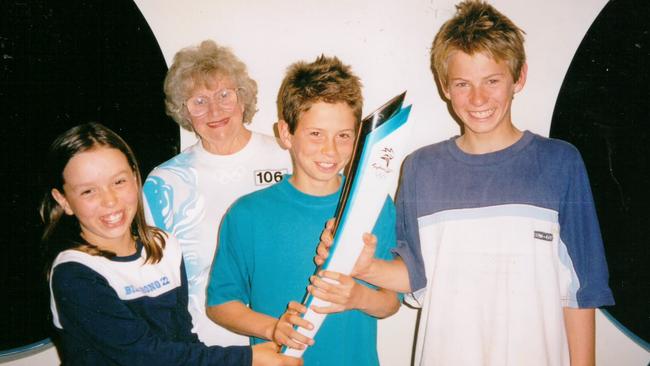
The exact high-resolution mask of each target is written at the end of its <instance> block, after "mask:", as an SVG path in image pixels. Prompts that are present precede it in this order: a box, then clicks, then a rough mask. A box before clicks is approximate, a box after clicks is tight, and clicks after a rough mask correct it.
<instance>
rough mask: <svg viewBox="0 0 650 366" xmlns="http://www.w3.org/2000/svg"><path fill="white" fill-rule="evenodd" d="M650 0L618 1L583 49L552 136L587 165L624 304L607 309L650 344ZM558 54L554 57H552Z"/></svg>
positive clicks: (621, 324)
mask: <svg viewBox="0 0 650 366" xmlns="http://www.w3.org/2000/svg"><path fill="white" fill-rule="evenodd" d="M649 16H650V2H648V1H646V0H640V1H635V0H613V1H610V2H609V3H607V5H606V6H605V7H604V8H603V10H602V11H601V13H600V14H599V15H598V17H597V18H596V20H595V21H594V23H593V24H592V26H591V27H590V29H589V31H588V32H587V34H586V36H585V38H584V39H583V40H582V43H581V45H580V47H579V48H578V50H577V52H576V54H575V56H574V58H573V61H572V63H571V66H570V67H569V70H568V72H567V75H566V78H565V79H564V82H563V85H562V88H561V90H560V93H559V96H558V100H557V103H556V105H555V110H554V114H553V121H552V125H551V133H550V135H551V136H552V137H557V138H561V139H563V140H567V141H569V142H571V143H573V144H574V145H575V146H576V147H577V148H578V149H579V150H580V152H581V154H582V157H583V159H584V161H585V164H586V166H587V171H588V173H589V178H590V180H591V187H592V191H593V194H594V199H595V201H596V207H597V210H598V217H599V220H600V226H601V230H602V234H603V239H604V242H605V251H606V254H607V261H608V264H609V272H610V286H611V288H612V290H613V291H614V297H615V299H616V305H615V306H612V307H608V308H606V309H604V310H605V311H606V314H607V315H609V317H610V318H612V320H614V323H615V324H616V325H617V326H618V327H619V329H621V330H622V331H623V332H624V333H626V334H627V335H628V336H629V337H630V338H632V339H633V340H634V341H635V342H637V343H638V344H639V345H641V346H642V347H644V348H645V349H646V350H648V349H650V348H649V342H650V296H648V294H650V271H649V270H648V267H649V266H650V108H649V105H650V93H649V87H648V85H650V77H649V75H650V70H649V67H650V25H649V24H650V22H649V21H648V17H649ZM550 57H552V56H550Z"/></svg>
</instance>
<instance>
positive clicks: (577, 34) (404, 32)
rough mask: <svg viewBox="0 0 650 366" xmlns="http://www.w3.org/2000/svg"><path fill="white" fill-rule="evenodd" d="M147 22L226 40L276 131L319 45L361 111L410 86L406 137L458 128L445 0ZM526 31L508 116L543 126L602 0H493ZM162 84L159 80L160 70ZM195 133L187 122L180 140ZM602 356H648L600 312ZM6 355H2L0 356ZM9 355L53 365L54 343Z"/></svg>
mask: <svg viewBox="0 0 650 366" xmlns="http://www.w3.org/2000/svg"><path fill="white" fill-rule="evenodd" d="M135 2H136V4H137V5H138V7H139V8H140V10H141V11H142V13H143V15H144V16H145V18H146V19H147V22H148V23H149V25H150V27H151V29H152V30H153V32H154V34H155V36H156V38H157V40H158V42H159V44H160V48H161V50H162V52H163V55H164V56H165V59H166V61H167V64H168V65H169V64H170V63H171V60H172V58H173V55H174V53H175V52H176V51H177V50H179V49H180V48H182V47H185V46H188V45H191V44H196V43H199V42H200V41H201V40H203V39H207V38H211V39H213V40H215V41H216V42H217V43H219V44H222V45H226V46H229V47H231V48H232V49H233V50H234V52H235V54H237V55H238V56H239V57H240V58H241V59H242V60H243V61H244V62H245V63H246V64H247V65H248V67H249V72H250V74H251V76H252V77H253V78H254V79H255V80H257V82H258V86H259V95H258V100H259V102H258V108H259V112H258V113H257V115H256V116H255V119H254V121H253V124H252V125H251V128H252V129H253V130H256V131H260V132H264V133H267V134H272V126H273V123H275V122H276V121H277V117H276V109H275V99H276V93H277V90H278V87H279V85H280V81H281V79H282V77H283V75H284V71H285V69H286V67H287V66H288V65H289V64H291V63H292V62H295V61H297V60H301V59H302V60H308V61H310V60H313V59H314V58H315V57H316V56H318V55H320V54H321V53H324V54H326V55H336V56H338V57H339V58H341V59H342V60H343V61H344V62H345V63H348V64H351V65H352V67H353V69H354V70H355V72H356V73H357V74H358V75H359V76H360V77H361V79H362V81H363V84H364V96H365V108H364V113H367V112H370V111H372V110H374V109H375V108H376V107H378V106H380V105H381V104H383V102H385V101H386V100H388V99H389V98H390V97H392V96H394V95H396V94H398V93H399V92H401V91H403V90H407V91H408V94H407V104H413V110H412V113H411V117H410V122H409V123H410V124H411V131H412V136H411V147H412V149H416V148H418V147H420V146H422V145H426V144H429V143H432V142H436V141H440V140H442V139H446V138H448V137H450V136H451V135H455V134H458V133H459V128H458V126H457V125H456V123H455V122H454V121H453V120H452V119H451V117H450V116H449V113H448V112H447V106H446V104H445V103H444V102H443V100H442V99H441V98H440V96H439V95H438V92H437V90H436V87H435V84H434V82H433V78H432V76H431V72H430V71H429V48H430V44H431V41H432V39H433V36H434V35H435V33H436V31H437V29H438V28H439V27H440V25H441V24H442V22H444V21H445V20H446V19H447V18H449V17H450V16H451V15H452V14H453V10H454V4H455V3H456V1H451V0H408V1H399V2H398V1H391V0H357V1H350V0H348V1H346V0H330V1H319V0H276V1H263V0H239V1H238V0H230V1H214V0H193V1H175V0H135ZM492 3H493V4H494V5H495V6H496V7H497V8H498V9H499V10H501V11H502V12H504V13H505V14H507V15H508V16H509V17H510V18H511V19H512V20H513V21H514V22H515V23H516V24H518V25H519V26H520V27H521V28H523V29H524V31H525V32H526V51H527V54H528V65H529V71H528V81H527V85H526V87H525V88H524V90H523V91H522V92H521V93H519V94H518V95H517V98H516V101H515V103H514V107H513V121H514V123H515V124H516V125H517V126H518V127H520V128H521V129H529V130H531V131H533V132H536V133H539V134H542V135H548V131H549V128H550V121H551V116H552V113H553V107H554V105H555V100H556V97H557V95H558V92H559V88H560V86H561V84H562V80H563V78H564V74H565V73H566V71H567V68H568V67H569V64H570V62H571V58H572V57H573V54H574V53H575V50H576V48H577V47H578V45H579V43H580V41H581V40H582V37H583V36H584V34H585V32H586V31H587V29H588V27H589V26H590V25H591V23H592V22H593V20H594V19H595V17H596V15H597V14H598V13H599V12H600V10H601V9H602V7H603V6H604V5H605V3H606V1H605V0H571V1H565V0H545V1H522V0H493V1H492ZM161 84H162V80H161ZM193 141H194V137H193V136H192V135H191V134H189V133H186V132H183V134H182V139H181V143H182V146H183V147H185V146H188V145H189V144H191V143H192V142H193ZM415 321H416V311H414V310H412V309H409V308H406V307H402V309H401V310H400V312H399V313H398V314H397V315H396V316H393V317H392V318H389V319H386V320H382V321H380V329H379V331H380V333H379V344H378V349H379V354H380V359H381V361H382V364H383V365H389V366H401V365H409V364H410V355H411V347H412V343H413V335H414V329H415ZM597 361H598V364H599V365H612V366H614V365H616V366H619V365H646V364H648V362H649V361H650V354H649V353H648V352H646V351H645V350H643V349H642V348H641V347H639V346H638V345H636V344H634V343H633V342H632V341H631V340H629V339H628V338H627V337H626V336H625V335H623V333H621V332H620V331H619V330H618V329H616V328H615V327H614V326H613V325H612V324H611V323H610V322H609V321H608V320H607V319H606V318H605V317H604V316H603V315H602V314H600V313H598V316H597ZM0 363H2V360H0ZM8 364H10V365H55V364H58V358H57V356H56V353H55V352H54V350H53V349H51V348H50V349H48V350H45V351H42V352H40V353H38V354H36V355H30V356H29V357H25V358H22V359H19V360H14V361H11V362H9V363H8Z"/></svg>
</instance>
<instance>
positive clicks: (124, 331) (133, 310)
mask: <svg viewBox="0 0 650 366" xmlns="http://www.w3.org/2000/svg"><path fill="white" fill-rule="evenodd" d="M166 242H167V244H166V245H165V249H164V252H163V257H162V259H161V260H160V261H159V262H158V263H146V255H145V251H144V249H143V246H142V245H141V244H139V243H138V247H137V251H136V253H135V254H133V255H129V256H123V257H114V258H111V259H108V258H105V257H101V256H94V255H90V254H87V253H83V252H80V251H78V250H66V251H63V252H61V253H60V254H59V255H58V256H57V258H56V259H55V260H54V263H53V264H52V272H51V275H50V289H51V300H50V304H51V309H52V317H53V321H54V325H55V326H56V328H57V330H58V332H59V334H60V336H61V346H62V348H61V355H62V360H63V362H64V364H65V365H93V366H102V365H107V366H108V365H147V364H149V365H188V366H189V365H232V366H235V365H237V366H238V365H250V364H251V362H252V360H251V359H252V353H251V350H250V348H248V347H242V346H234V347H229V348H223V347H219V346H212V347H207V346H205V345H204V344H203V343H201V342H200V341H199V340H198V338H197V337H196V335H195V334H193V333H192V332H191V329H192V322H191V319H190V315H189V313H188V312H187V279H186V277H185V273H184V269H183V260H182V256H181V250H180V246H179V245H178V242H177V241H176V239H175V238H174V237H173V236H168V237H167V240H166Z"/></svg>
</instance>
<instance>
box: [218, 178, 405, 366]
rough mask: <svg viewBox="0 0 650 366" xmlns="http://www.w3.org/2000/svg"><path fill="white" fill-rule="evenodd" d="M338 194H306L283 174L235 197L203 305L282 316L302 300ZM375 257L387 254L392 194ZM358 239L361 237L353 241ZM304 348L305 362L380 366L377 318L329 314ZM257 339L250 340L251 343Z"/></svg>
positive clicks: (382, 216)
mask: <svg viewBox="0 0 650 366" xmlns="http://www.w3.org/2000/svg"><path fill="white" fill-rule="evenodd" d="M340 194H341V192H340V188H339V191H338V192H336V193H334V194H331V195H328V196H311V195H308V194H305V193H302V192H300V191H298V190H297V189H296V188H295V187H294V186H293V185H292V184H291V183H290V182H289V179H288V177H285V178H284V179H283V180H282V181H281V182H280V183H277V184H275V185H274V186H271V187H269V188H266V189H263V190H260V191H257V192H254V193H251V194H248V195H246V196H243V197H241V198H240V199H239V200H237V201H236V202H235V204H234V205H233V206H232V207H231V208H230V210H229V211H228V213H227V214H226V215H225V216H224V219H223V221H222V223H221V229H220V232H219V247H218V249H217V255H216V258H215V261H214V263H213V266H212V273H211V276H210V282H209V284H208V295H207V296H208V297H207V302H208V306H214V305H219V304H223V303H226V302H229V301H233V300H235V301H241V302H242V303H244V304H249V305H250V307H251V309H253V310H255V311H257V312H260V313H264V314H267V315H270V316H272V317H275V318H278V317H280V316H281V315H282V314H283V313H284V311H285V310H286V307H287V304H288V303H289V301H291V300H294V301H298V302H301V301H302V300H303V298H304V296H305V292H306V289H307V285H308V284H309V276H311V275H312V274H313V273H314V271H315V269H316V265H315V264H314V262H313V257H314V255H315V253H316V246H317V245H318V242H319V238H320V234H321V232H322V231H323V228H324V227H325V223H326V221H327V220H328V219H330V218H332V217H333V216H334V214H335V211H336V205H337V203H338V198H339V195H340ZM373 233H374V234H375V235H376V236H377V239H378V243H377V250H376V253H375V256H376V257H378V258H382V259H391V258H392V254H391V253H390V249H391V248H393V247H394V246H395V243H396V242H395V207H394V205H393V202H392V200H391V199H390V197H387V199H386V204H384V207H383V209H382V212H381V214H380V216H379V218H378V220H377V223H376V224H375V228H374V229H373ZM359 240H361V238H359ZM315 341H316V343H315V345H314V346H312V347H309V348H308V349H307V351H306V352H305V353H304V355H303V358H304V360H305V365H307V366H313V365H327V366H330V365H355V366H356V365H359V366H363V365H379V360H378V357H377V320H376V319H375V318H373V317H371V316H369V315H367V314H365V313H363V312H361V311H358V310H351V311H346V312H343V313H337V314H330V315H328V316H327V318H326V319H325V322H324V323H323V325H322V326H321V328H320V330H319V332H318V333H317V334H316V338H315ZM260 342H263V340H261V339H258V338H251V344H256V343H260Z"/></svg>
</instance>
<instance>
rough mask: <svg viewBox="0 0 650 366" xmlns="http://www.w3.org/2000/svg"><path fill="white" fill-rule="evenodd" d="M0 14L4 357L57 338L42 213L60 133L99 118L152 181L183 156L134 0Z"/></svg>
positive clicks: (18, 6) (16, 6) (49, 4)
mask: <svg viewBox="0 0 650 366" xmlns="http://www.w3.org/2000/svg"><path fill="white" fill-rule="evenodd" d="M2 4H3V5H2V12H1V14H0V18H1V21H0V69H1V70H2V71H1V72H0V100H1V101H2V102H3V103H2V108H0V114H1V116H0V120H1V121H2V122H3V134H2V136H3V141H2V144H1V145H0V149H1V150H0V156H1V157H2V158H1V159H2V162H1V163H0V164H1V165H0V167H1V169H2V170H1V171H2V177H3V179H2V180H1V182H0V192H2V193H3V194H4V197H3V199H2V200H1V203H0V205H2V211H3V212H4V215H2V217H3V224H4V225H3V226H4V229H3V231H4V235H3V236H2V237H1V238H0V243H1V245H0V247H1V248H2V254H0V258H2V260H1V262H0V271H1V272H0V288H1V293H2V294H3V301H1V302H0V329H2V331H1V332H0V355H1V354H3V353H7V352H8V351H7V350H10V349H13V350H15V349H16V348H19V347H24V346H26V345H29V344H33V343H35V342H38V341H40V340H43V339H46V338H48V337H49V336H51V334H52V327H51V325H50V323H51V320H50V315H49V290H48V286H47V283H46V282H45V277H44V275H43V271H42V267H43V261H42V259H41V256H40V254H41V252H42V250H41V247H40V242H39V241H40V235H41V232H42V227H41V223H40V219H39V217H38V213H37V207H38V204H39V201H40V198H41V197H42V192H43V188H42V187H40V186H39V172H40V165H39V164H41V162H42V161H43V157H44V155H45V153H46V151H47V149H48V147H49V144H50V143H51V142H52V140H53V139H54V137H55V136H57V135H58V134H60V133H61V132H63V131H65V130H67V129H68V128H69V127H72V126H74V125H76V124H79V123H83V122H88V121H99V122H101V123H103V124H105V125H107V126H108V127H110V128H111V129H113V130H115V131H116V132H118V133H119V134H120V135H121V136H122V137H124V139H125V140H126V141H127V142H128V143H129V144H130V145H131V146H132V147H133V149H134V150H135V153H136V155H137V157H138V159H139V160H140V163H141V168H142V173H143V175H145V176H146V174H147V173H148V172H149V171H150V170H151V169H152V168H153V167H154V166H155V165H157V164H159V163H161V162H162V161H164V160H166V159H168V158H170V157H171V156H173V155H175V154H176V153H177V152H178V149H179V140H180V135H179V129H178V125H176V124H175V123H174V122H173V121H172V120H171V119H170V118H168V117H167V116H166V115H165V113H164V103H163V92H162V82H163V79H164V77H165V73H166V72H167V66H166V64H165V60H164V58H163V56H162V53H161V51H160V48H159V46H158V43H157V41H156V39H155V37H154V35H153V33H152V32H151V29H150V28H149V26H148V25H147V23H146V21H145V19H144V17H143V16H142V14H141V13H140V11H139V10H138V8H137V6H136V5H135V3H134V2H132V1H130V0H105V1H78V0H66V1H55V0H35V1H31V0H30V1H18V0H9V1H3V3H2Z"/></svg>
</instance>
